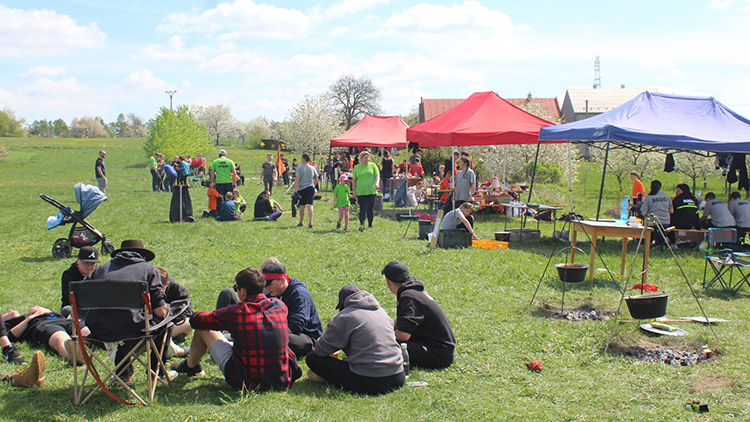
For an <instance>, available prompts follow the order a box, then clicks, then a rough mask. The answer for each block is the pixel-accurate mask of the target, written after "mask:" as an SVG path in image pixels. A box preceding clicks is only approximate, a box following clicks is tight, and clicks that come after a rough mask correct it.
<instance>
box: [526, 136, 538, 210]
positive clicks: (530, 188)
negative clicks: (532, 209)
mask: <svg viewBox="0 0 750 422" xmlns="http://www.w3.org/2000/svg"><path fill="white" fill-rule="evenodd" d="M540 145H542V141H541V140H538V141H537V143H536V155H535V156H534V168H533V170H531V186H529V199H527V200H526V203H527V204H528V203H529V202H531V192H533V191H534V178H535V177H536V163H537V161H539V146H540Z"/></svg>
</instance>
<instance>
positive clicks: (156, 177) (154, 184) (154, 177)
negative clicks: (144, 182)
mask: <svg viewBox="0 0 750 422" xmlns="http://www.w3.org/2000/svg"><path fill="white" fill-rule="evenodd" d="M151 189H152V190H153V191H154V192H159V191H160V190H161V175H160V174H159V172H158V171H156V170H154V169H153V168H152V169H151Z"/></svg>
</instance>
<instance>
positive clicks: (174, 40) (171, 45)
mask: <svg viewBox="0 0 750 422" xmlns="http://www.w3.org/2000/svg"><path fill="white" fill-rule="evenodd" d="M203 49H205V48H203V47H197V48H187V47H185V42H184V41H183V39H182V37H180V36H179V35H174V36H172V37H170V38H169V40H168V41H167V45H166V46H164V47H162V46H161V45H159V44H151V45H149V46H146V47H144V48H143V49H142V50H141V53H142V56H141V57H142V58H145V59H151V60H171V61H182V60H185V61H202V60H205V56H204V55H203V53H202V52H201V50H203ZM131 57H132V58H139V56H138V55H131Z"/></svg>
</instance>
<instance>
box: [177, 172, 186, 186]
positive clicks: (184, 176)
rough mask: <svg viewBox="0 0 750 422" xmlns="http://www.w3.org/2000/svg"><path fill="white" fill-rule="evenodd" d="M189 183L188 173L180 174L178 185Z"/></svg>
mask: <svg viewBox="0 0 750 422" xmlns="http://www.w3.org/2000/svg"><path fill="white" fill-rule="evenodd" d="M185 183H187V175H186V174H180V175H178V176H177V184H178V185H184V184H185Z"/></svg>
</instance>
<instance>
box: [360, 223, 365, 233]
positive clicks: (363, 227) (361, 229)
mask: <svg viewBox="0 0 750 422" xmlns="http://www.w3.org/2000/svg"><path fill="white" fill-rule="evenodd" d="M359 231H361V232H363V231H365V225H364V224H360V225H359Z"/></svg>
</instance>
